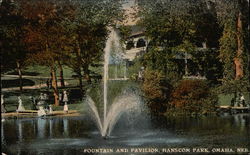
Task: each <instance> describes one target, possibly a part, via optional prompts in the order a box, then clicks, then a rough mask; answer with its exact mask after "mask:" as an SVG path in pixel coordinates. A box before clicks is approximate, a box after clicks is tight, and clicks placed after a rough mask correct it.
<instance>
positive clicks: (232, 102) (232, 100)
mask: <svg viewBox="0 0 250 155" xmlns="http://www.w3.org/2000/svg"><path fill="white" fill-rule="evenodd" d="M234 104H235V98H234V97H233V98H232V99H231V105H230V106H231V107H233V106H234Z"/></svg>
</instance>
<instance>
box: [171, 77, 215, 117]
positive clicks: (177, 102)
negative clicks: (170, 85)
mask: <svg viewBox="0 0 250 155" xmlns="http://www.w3.org/2000/svg"><path fill="white" fill-rule="evenodd" d="M216 103H217V97H216V96H215V95H214V94H213V93H212V91H211V90H210V88H209V86H208V84H207V83H206V82H205V81H203V80H182V81H181V82H180V83H179V85H178V86H177V87H176V88H175V89H174V91H173V92H172V94H171V102H170V105H171V108H172V110H174V111H178V112H181V113H196V114H197V113H209V112H212V111H214V110H215V106H216Z"/></svg>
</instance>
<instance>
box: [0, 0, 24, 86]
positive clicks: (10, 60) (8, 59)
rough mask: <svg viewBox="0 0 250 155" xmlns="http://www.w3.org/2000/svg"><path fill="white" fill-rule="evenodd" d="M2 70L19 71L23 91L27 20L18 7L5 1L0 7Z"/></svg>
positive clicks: (8, 0)
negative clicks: (24, 40) (24, 39)
mask: <svg viewBox="0 0 250 155" xmlns="http://www.w3.org/2000/svg"><path fill="white" fill-rule="evenodd" d="M0 10H1V11H0V17H1V19H0V21H1V23H0V36H1V38H2V40H1V46H2V48H1V70H2V71H3V72H5V71H9V70H12V69H17V72H18V75H19V81H20V82H19V87H20V91H22V68H23V67H24V65H25V63H24V61H25V58H26V55H27V50H26V48H25V45H24V42H23V40H22V38H23V36H24V33H23V26H24V24H25V19H24V18H23V16H22V15H21V14H20V11H19V8H18V5H17V4H16V3H14V2H13V1H10V0H3V1H2V2H1V5H0Z"/></svg>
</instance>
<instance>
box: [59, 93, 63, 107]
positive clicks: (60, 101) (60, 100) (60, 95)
mask: <svg viewBox="0 0 250 155" xmlns="http://www.w3.org/2000/svg"><path fill="white" fill-rule="evenodd" d="M62 97H63V95H62V93H59V104H60V105H62Z"/></svg>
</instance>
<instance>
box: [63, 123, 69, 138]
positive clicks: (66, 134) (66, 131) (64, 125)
mask: <svg viewBox="0 0 250 155" xmlns="http://www.w3.org/2000/svg"><path fill="white" fill-rule="evenodd" d="M63 133H64V135H65V136H66V137H68V119H64V120H63Z"/></svg>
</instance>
